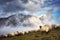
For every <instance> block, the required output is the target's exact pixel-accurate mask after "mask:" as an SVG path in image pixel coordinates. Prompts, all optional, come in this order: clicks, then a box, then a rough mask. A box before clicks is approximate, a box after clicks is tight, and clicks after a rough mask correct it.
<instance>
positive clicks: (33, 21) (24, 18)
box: [0, 14, 41, 27]
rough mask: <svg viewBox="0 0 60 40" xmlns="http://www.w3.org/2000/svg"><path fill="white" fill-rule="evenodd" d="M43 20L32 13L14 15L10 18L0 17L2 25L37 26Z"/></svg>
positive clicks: (0, 24)
mask: <svg viewBox="0 0 60 40" xmlns="http://www.w3.org/2000/svg"><path fill="white" fill-rule="evenodd" d="M40 24H41V21H40V19H39V18H38V17H36V16H32V15H24V14H18V15H12V16H10V17H8V18H0V27H4V26H5V27H8V26H10V27H17V26H18V25H19V26H24V27H26V26H36V25H40Z"/></svg>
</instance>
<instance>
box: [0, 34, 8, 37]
mask: <svg viewBox="0 0 60 40" xmlns="http://www.w3.org/2000/svg"><path fill="white" fill-rule="evenodd" d="M7 36H8V35H7V34H2V35H1V36H0V37H2V38H3V37H4V38H6V37H7Z"/></svg>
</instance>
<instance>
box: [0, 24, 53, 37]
mask: <svg viewBox="0 0 60 40" xmlns="http://www.w3.org/2000/svg"><path fill="white" fill-rule="evenodd" d="M51 29H52V28H51V27H50V26H49V25H45V26H40V29H38V30H31V31H26V32H18V31H16V32H12V33H8V34H2V35H0V38H1V37H14V36H21V35H25V34H29V33H32V32H37V31H45V32H49V30H51Z"/></svg>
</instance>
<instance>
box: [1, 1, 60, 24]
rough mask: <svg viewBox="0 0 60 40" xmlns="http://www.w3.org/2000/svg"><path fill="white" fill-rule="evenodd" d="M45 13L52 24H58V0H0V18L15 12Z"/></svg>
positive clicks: (39, 14)
mask: <svg viewBox="0 0 60 40" xmlns="http://www.w3.org/2000/svg"><path fill="white" fill-rule="evenodd" d="M21 13H22V14H30V15H34V16H37V17H41V16H44V15H46V16H47V19H48V20H50V22H51V23H53V24H60V0H0V18H6V17H9V16H11V15H15V14H21Z"/></svg>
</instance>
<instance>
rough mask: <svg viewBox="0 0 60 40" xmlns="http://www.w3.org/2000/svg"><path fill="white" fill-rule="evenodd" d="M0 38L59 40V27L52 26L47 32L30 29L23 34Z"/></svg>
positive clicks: (0, 39)
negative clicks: (30, 30)
mask: <svg viewBox="0 0 60 40" xmlns="http://www.w3.org/2000/svg"><path fill="white" fill-rule="evenodd" d="M0 40H60V28H59V27H57V28H53V29H52V30H50V31H49V32H47V33H46V32H42V31H37V32H35V31H32V32H29V33H28V34H27V33H25V35H19V36H17V35H16V36H14V37H7V38H0Z"/></svg>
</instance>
